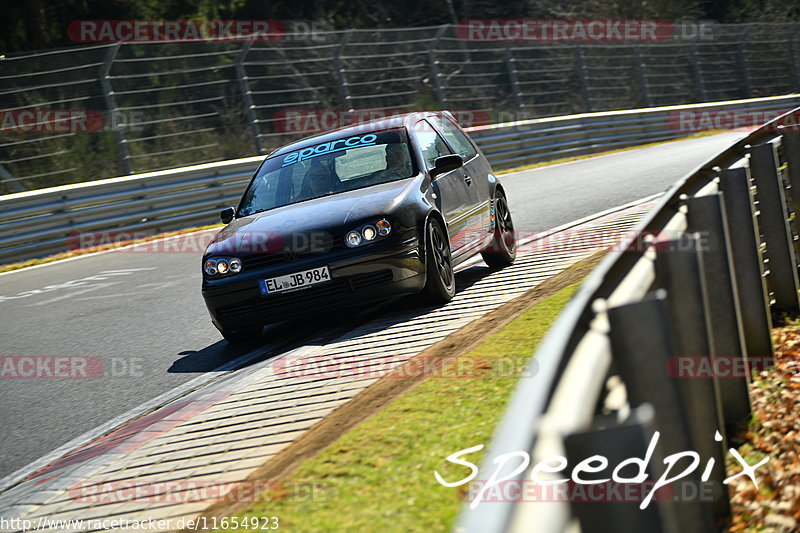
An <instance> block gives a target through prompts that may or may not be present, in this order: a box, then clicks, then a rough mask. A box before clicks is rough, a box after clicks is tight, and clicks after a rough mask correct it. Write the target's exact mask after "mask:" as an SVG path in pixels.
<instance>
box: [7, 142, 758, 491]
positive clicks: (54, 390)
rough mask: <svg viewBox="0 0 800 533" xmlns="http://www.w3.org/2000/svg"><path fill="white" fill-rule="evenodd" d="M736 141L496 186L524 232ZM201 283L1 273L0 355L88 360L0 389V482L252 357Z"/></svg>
mask: <svg viewBox="0 0 800 533" xmlns="http://www.w3.org/2000/svg"><path fill="white" fill-rule="evenodd" d="M743 135H744V134H743V133H724V134H720V135H715V136H709V137H701V138H698V139H692V140H686V141H678V142H673V143H668V144H665V145H661V146H656V147H649V148H643V149H639V150H633V151H628V152H622V153H619V154H613V155H608V156H602V157H599V158H592V159H588V160H583V161H577V162H573V163H567V164H562V165H556V166H552V167H544V168H540V169H535V170H531V171H526V172H519V173H515V174H512V175H508V176H505V177H503V178H502V181H503V183H504V185H505V187H506V190H507V192H508V196H509V201H510V205H511V210H512V213H513V216H514V221H515V225H516V228H517V230H519V231H522V232H525V233H527V232H531V233H533V232H536V231H541V230H545V229H549V228H553V227H556V226H559V225H561V224H564V223H566V222H569V221H572V220H575V219H579V218H582V217H585V216H588V215H590V214H593V213H596V212H598V211H602V210H605V209H608V208H611V207H615V206H618V205H621V204H625V203H627V202H631V201H633V200H636V199H639V198H642V197H644V196H648V195H651V194H654V193H658V192H663V191H664V190H666V188H667V187H669V185H670V184H672V183H673V182H675V181H676V180H678V179H679V178H681V177H682V176H683V175H685V174H687V173H688V172H689V171H691V170H692V169H694V168H695V167H696V166H698V165H699V164H701V163H703V162H704V161H705V160H707V159H708V158H710V157H711V156H712V155H714V154H715V153H717V152H719V151H721V150H722V149H724V148H725V147H726V146H728V145H729V144H731V143H732V142H733V141H734V140H735V139H737V138H739V137H741V136H743ZM199 285H200V259H199V257H198V255H197V254H192V253H169V254H165V253H124V252H116V253H106V254H99V255H94V256H89V257H83V258H78V259H75V260H70V261H65V262H61V263H56V264H52V265H46V266H43V267H37V268H33V269H29V270H24V271H20V272H12V273H9V274H4V275H0V313H2V314H1V315H0V316H2V317H3V318H2V320H1V321H0V339H2V343H0V356H34V357H36V356H83V357H89V358H97V359H96V360H94V361H96V363H97V364H96V365H93V364H90V368H89V369H88V370H89V371H88V372H87V375H89V376H90V377H80V378H46V379H32V378H27V379H26V378H17V379H14V378H8V379H2V381H1V383H2V386H1V387H0V403H1V404H2V406H3V408H2V411H0V427H2V428H3V429H2V442H3V445H4V449H5V453H4V454H3V457H2V459H0V477H3V476H5V475H8V474H10V473H12V472H14V471H16V470H17V469H19V468H22V467H24V466H26V465H27V464H28V463H30V462H32V461H34V460H36V459H38V458H40V457H41V456H43V455H45V454H47V453H49V452H51V451H53V450H55V449H56V448H58V447H60V446H62V445H64V444H65V443H67V442H68V441H70V440H71V439H74V438H76V437H78V436H80V435H81V434H83V433H84V432H86V431H89V430H91V429H93V428H95V427H97V426H99V425H101V424H103V423H106V422H108V421H109V420H111V419H113V418H115V417H118V416H120V415H122V414H124V413H126V412H127V411H129V410H130V409H133V408H135V407H137V406H139V405H141V404H143V403H145V402H146V401H148V400H151V399H152V398H155V397H156V396H159V395H161V394H163V393H166V392H168V391H171V390H173V389H175V388H176V387H178V386H181V385H184V384H186V383H187V382H189V381H191V380H193V379H195V378H198V376H203V375H205V374H207V373H210V372H216V373H219V372H221V371H220V370H219V367H220V366H222V365H224V364H226V363H229V362H230V361H231V360H233V359H235V358H237V357H239V356H242V355H244V354H246V353H248V352H252V351H253V350H254V348H256V347H249V348H234V347H230V346H228V344H227V343H225V342H224V341H222V339H221V337H220V336H219V334H218V333H217V331H216V330H215V329H214V327H213V326H212V325H211V323H210V322H209V319H208V316H207V313H206V309H205V305H204V304H203V300H202V298H201V296H200V291H199ZM44 287H48V289H46V290H45V289H43V288H44ZM334 325H338V326H340V327H342V326H346V324H344V325H343V324H334ZM302 327H305V326H304V325H303V324H298V323H293V324H288V325H285V326H283V327H282V328H276V329H273V330H269V331H267V332H266V333H265V336H264V342H265V343H268V342H275V341H276V340H281V339H284V340H286V341H287V342H289V341H290V340H291V338H292V337H294V336H297V335H301V334H304V333H305V334H309V333H311V332H313V329H309V330H307V331H306V332H303V331H299V330H300V329H301V328H302ZM262 357H263V355H262ZM243 371H246V369H244V370H243ZM91 376H94V377H91ZM208 377H211V376H208Z"/></svg>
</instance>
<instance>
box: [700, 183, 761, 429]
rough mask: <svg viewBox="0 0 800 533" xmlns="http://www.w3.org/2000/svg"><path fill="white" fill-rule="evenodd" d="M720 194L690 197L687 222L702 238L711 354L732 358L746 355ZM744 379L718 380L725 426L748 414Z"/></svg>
mask: <svg viewBox="0 0 800 533" xmlns="http://www.w3.org/2000/svg"><path fill="white" fill-rule="evenodd" d="M720 196H721V194H711V195H708V196H698V197H694V198H691V199H689V200H688V201H687V205H688V207H689V212H688V221H689V231H691V232H693V233H694V232H696V233H698V234H699V236H700V238H701V239H702V240H703V241H704V242H702V243H701V245H700V247H699V249H698V252H699V253H698V255H699V258H700V261H699V263H700V272H701V273H702V276H703V283H704V285H705V287H706V292H707V296H708V300H707V301H708V317H709V323H710V325H711V328H710V330H709V339H710V348H711V355H712V356H716V357H724V358H731V360H732V361H735V360H737V359H738V358H740V357H741V358H745V357H746V356H745V352H744V339H743V338H742V322H741V316H742V315H741V311H740V304H739V294H738V292H737V291H736V285H735V282H734V280H735V275H734V273H733V271H734V265H733V260H732V257H731V250H730V238H729V232H728V225H727V221H726V220H727V219H726V217H725V206H724V205H723V203H722V199H721V198H720ZM747 381H748V380H747V379H735V378H730V379H721V380H720V381H719V394H720V398H721V400H722V417H723V420H724V421H725V424H726V425H728V426H735V425H736V424H739V423H741V422H743V421H745V420H746V419H747V417H748V416H749V415H750V394H749V392H748V389H747Z"/></svg>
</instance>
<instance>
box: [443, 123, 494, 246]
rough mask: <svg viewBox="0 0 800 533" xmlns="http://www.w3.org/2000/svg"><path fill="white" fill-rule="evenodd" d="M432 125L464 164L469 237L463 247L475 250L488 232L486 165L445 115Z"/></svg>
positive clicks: (460, 131) (488, 210) (457, 127)
mask: <svg viewBox="0 0 800 533" xmlns="http://www.w3.org/2000/svg"><path fill="white" fill-rule="evenodd" d="M432 122H433V123H434V124H435V126H436V128H437V129H438V130H439V131H440V132H441V134H442V137H443V138H444V140H445V142H447V144H448V146H449V148H450V149H451V150H452V151H453V152H454V153H456V154H458V155H460V156H461V158H462V159H463V160H464V166H463V167H462V168H461V178H462V181H463V186H464V192H465V195H466V197H467V211H466V213H465V215H466V217H467V219H468V220H467V221H466V229H467V232H468V235H469V236H470V241H469V242H467V243H466V245H467V248H469V247H471V246H478V245H480V244H481V243H482V242H483V238H484V237H485V235H486V233H487V232H488V231H489V228H490V223H489V212H490V208H491V206H490V203H489V200H490V199H489V194H488V189H489V176H488V173H487V168H486V165H484V164H483V162H482V161H481V158H480V157H479V154H478V150H477V149H476V148H475V146H474V145H473V144H472V141H470V140H469V138H468V137H467V135H466V134H465V133H464V132H463V131H462V130H461V128H460V127H459V126H458V124H456V123H455V122H454V121H453V120H451V119H450V118H449V117H448V116H447V115H444V116H443V117H441V118H439V117H434V118H433V119H432Z"/></svg>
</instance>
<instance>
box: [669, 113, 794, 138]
mask: <svg viewBox="0 0 800 533" xmlns="http://www.w3.org/2000/svg"><path fill="white" fill-rule="evenodd" d="M787 111H789V109H783V110H775V109H762V110H759V109H696V110H692V109H685V110H676V111H670V112H669V114H668V115H667V125H668V127H669V129H671V130H673V131H677V132H681V133H699V132H704V131H714V130H739V129H741V130H752V129H756V128H759V127H761V126H762V125H764V124H766V123H768V122H773V121H774V122H773V123H772V124H771V125H770V126H769V128H768V129H771V130H773V131H778V130H781V131H800V124H798V123H799V122H800V116H798V115H795V114H794V113H790V114H787V115H786V116H785V117H783V118H782V119H780V120H775V119H777V118H778V117H780V116H781V115H783V114H784V113H786V112H787Z"/></svg>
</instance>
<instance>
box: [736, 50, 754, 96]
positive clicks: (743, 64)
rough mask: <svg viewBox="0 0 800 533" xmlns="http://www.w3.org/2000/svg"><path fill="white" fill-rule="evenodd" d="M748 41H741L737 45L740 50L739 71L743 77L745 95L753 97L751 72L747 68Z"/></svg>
mask: <svg viewBox="0 0 800 533" xmlns="http://www.w3.org/2000/svg"><path fill="white" fill-rule="evenodd" d="M746 44H747V43H744V42H740V43H737V45H736V50H737V52H738V56H739V57H738V59H739V72H740V76H741V79H742V88H743V89H744V97H745V98H752V97H753V87H752V86H751V85H750V72H749V71H748V68H747V50H746V49H745V45H746Z"/></svg>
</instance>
